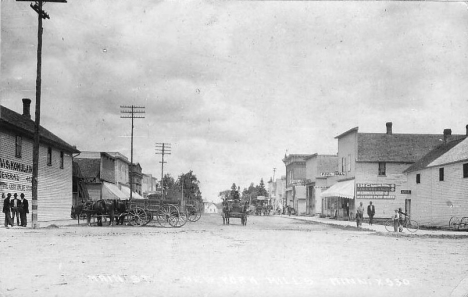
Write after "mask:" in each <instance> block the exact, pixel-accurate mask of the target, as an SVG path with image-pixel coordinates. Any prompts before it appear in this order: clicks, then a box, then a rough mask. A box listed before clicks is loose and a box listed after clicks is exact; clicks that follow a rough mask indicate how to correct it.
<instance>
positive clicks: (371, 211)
mask: <svg viewBox="0 0 468 297" xmlns="http://www.w3.org/2000/svg"><path fill="white" fill-rule="evenodd" d="M367 215H368V216H369V225H371V226H372V224H373V223H374V215H375V206H374V205H372V201H371V202H369V205H368V206H367Z"/></svg>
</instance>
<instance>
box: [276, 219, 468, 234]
mask: <svg viewBox="0 0 468 297" xmlns="http://www.w3.org/2000/svg"><path fill="white" fill-rule="evenodd" d="M281 217H283V218H288V219H294V220H300V221H310V222H316V223H320V224H327V225H335V226H342V227H347V226H350V227H354V228H356V221H339V220H335V219H328V218H320V217H305V216H304V217H303V216H287V215H281ZM362 228H363V229H365V230H366V229H367V230H371V232H372V231H374V232H382V233H394V232H388V231H387V229H385V226H384V225H376V224H374V225H372V226H370V225H369V224H368V223H363V224H362ZM399 234H402V235H403V234H405V235H416V236H418V235H419V236H421V235H426V236H444V235H446V236H457V237H459V236H462V237H466V238H468V231H451V230H424V229H419V230H418V231H417V232H415V233H411V232H408V231H407V230H404V232H403V233H399Z"/></svg>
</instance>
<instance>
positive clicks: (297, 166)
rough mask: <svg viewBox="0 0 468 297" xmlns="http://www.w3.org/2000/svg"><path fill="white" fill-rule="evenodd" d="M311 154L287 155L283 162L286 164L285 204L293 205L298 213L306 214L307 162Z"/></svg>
mask: <svg viewBox="0 0 468 297" xmlns="http://www.w3.org/2000/svg"><path fill="white" fill-rule="evenodd" d="M308 156H310V155H305V154H290V155H287V156H286V155H285V156H284V159H283V163H284V165H285V166H286V189H285V206H290V207H293V208H294V209H295V210H296V214H299V215H303V214H306V188H305V180H306V162H305V158H306V157H308Z"/></svg>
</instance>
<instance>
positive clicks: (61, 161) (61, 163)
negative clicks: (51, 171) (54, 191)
mask: <svg viewBox="0 0 468 297" xmlns="http://www.w3.org/2000/svg"><path fill="white" fill-rule="evenodd" d="M60 168H62V169H63V152H60Z"/></svg>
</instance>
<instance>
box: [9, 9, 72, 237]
mask: <svg viewBox="0 0 468 297" xmlns="http://www.w3.org/2000/svg"><path fill="white" fill-rule="evenodd" d="M16 1H22V2H33V1H31V0H16ZM46 2H55V3H67V1H66V0H47V1H45V0H36V1H34V5H33V4H30V6H31V8H32V9H33V10H34V11H35V12H37V21H38V26H37V73H36V112H35V116H34V145H33V172H32V195H31V209H32V211H31V217H32V219H31V225H32V227H33V228H37V227H39V225H38V224H37V188H38V175H39V139H40V137H39V127H40V122H41V71H42V69H41V68H42V31H43V28H42V19H50V17H49V15H48V14H47V13H46V12H45V11H44V10H42V6H43V4H44V3H46Z"/></svg>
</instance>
